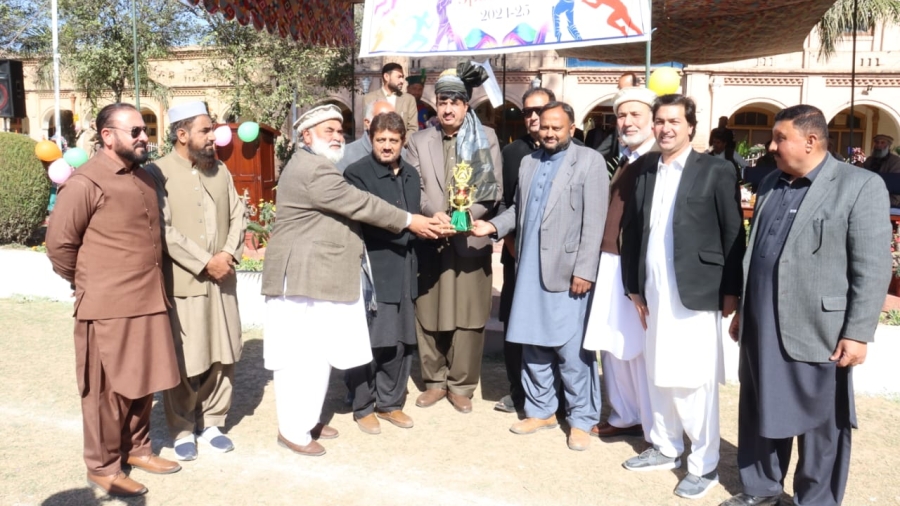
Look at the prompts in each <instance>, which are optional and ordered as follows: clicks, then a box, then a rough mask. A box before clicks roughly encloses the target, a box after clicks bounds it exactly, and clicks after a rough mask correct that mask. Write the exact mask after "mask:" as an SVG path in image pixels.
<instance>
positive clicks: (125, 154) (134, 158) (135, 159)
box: [113, 142, 150, 165]
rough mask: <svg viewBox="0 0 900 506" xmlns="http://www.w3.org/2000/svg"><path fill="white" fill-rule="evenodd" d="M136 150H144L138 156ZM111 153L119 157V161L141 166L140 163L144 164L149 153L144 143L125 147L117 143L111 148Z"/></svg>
mask: <svg viewBox="0 0 900 506" xmlns="http://www.w3.org/2000/svg"><path fill="white" fill-rule="evenodd" d="M138 148H144V152H143V153H141V154H138V153H137V149H138ZM113 151H114V152H115V153H116V154H117V155H119V157H120V158H121V159H123V160H127V161H129V162H131V164H132V165H141V164H142V163H144V162H146V161H147V158H148V157H149V156H150V153H148V152H147V143H146V142H138V143H137V144H132V145H126V144H122V143H119V142H117V143H116V144H115V145H114V146H113Z"/></svg>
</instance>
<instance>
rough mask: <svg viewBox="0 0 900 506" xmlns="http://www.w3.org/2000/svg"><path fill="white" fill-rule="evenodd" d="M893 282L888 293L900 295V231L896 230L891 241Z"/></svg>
mask: <svg viewBox="0 0 900 506" xmlns="http://www.w3.org/2000/svg"><path fill="white" fill-rule="evenodd" d="M891 261H892V263H891V270H892V272H893V273H894V275H893V276H891V284H890V286H889V287H888V295H893V296H895V297H900V232H898V231H897V230H896V229H895V230H894V239H893V241H891Z"/></svg>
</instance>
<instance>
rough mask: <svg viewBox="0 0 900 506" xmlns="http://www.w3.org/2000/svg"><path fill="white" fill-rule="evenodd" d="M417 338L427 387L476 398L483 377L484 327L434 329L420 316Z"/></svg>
mask: <svg viewBox="0 0 900 506" xmlns="http://www.w3.org/2000/svg"><path fill="white" fill-rule="evenodd" d="M416 338H417V340H418V342H419V360H420V361H421V367H422V381H424V382H425V388H426V389H433V388H439V389H446V390H449V391H450V392H451V393H454V394H456V395H462V396H465V397H469V398H472V395H473V394H474V393H475V387H477V386H478V380H479V379H480V378H481V357H482V355H483V353H484V327H482V328H480V329H459V328H458V329H456V330H455V331H452V332H441V331H437V332H431V331H428V330H425V329H423V328H422V325H421V324H420V323H419V322H418V320H416Z"/></svg>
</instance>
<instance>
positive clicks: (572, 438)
mask: <svg viewBox="0 0 900 506" xmlns="http://www.w3.org/2000/svg"><path fill="white" fill-rule="evenodd" d="M566 443H567V444H568V445H569V449H570V450H575V451H577V452H583V451H585V450H587V449H588V448H589V447H590V445H591V436H588V433H587V432H585V431H583V430H581V429H576V428H575V427H572V429H571V430H570V431H569V438H568V439H567V440H566Z"/></svg>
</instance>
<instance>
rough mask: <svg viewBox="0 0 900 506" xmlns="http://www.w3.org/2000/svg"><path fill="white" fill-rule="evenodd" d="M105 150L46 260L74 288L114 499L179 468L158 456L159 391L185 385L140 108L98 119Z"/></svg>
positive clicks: (64, 194) (85, 382)
mask: <svg viewBox="0 0 900 506" xmlns="http://www.w3.org/2000/svg"><path fill="white" fill-rule="evenodd" d="M96 124H97V135H98V142H99V144H100V146H101V148H100V150H99V151H98V152H97V154H96V155H94V156H93V157H92V158H91V159H90V160H88V161H87V162H86V163H85V164H84V165H82V166H81V167H79V168H78V170H77V171H76V172H75V173H74V174H72V177H70V178H69V180H68V181H66V182H65V183H64V184H63V185H62V186H60V189H59V198H58V200H57V201H56V207H55V208H54V209H53V214H52V215H51V216H50V223H49V225H48V227H47V257H49V259H50V262H51V263H52V264H53V270H54V271H55V272H56V273H58V274H59V275H60V276H62V277H63V278H64V279H65V280H66V281H68V282H69V283H71V284H72V288H73V289H74V290H75V364H76V377H77V378H78V392H79V394H80V395H81V411H82V415H83V418H84V463H85V465H86V466H87V481H88V484H89V485H91V486H92V487H95V488H100V489H102V490H104V491H105V492H107V493H108V494H109V495H112V496H120V497H123V496H124V497H127V496H136V495H141V494H145V493H147V487H145V486H143V485H142V484H140V483H138V482H137V481H135V480H134V479H132V478H131V477H129V476H128V475H126V474H125V473H123V472H122V465H123V464H127V465H129V466H131V467H132V468H138V469H141V470H143V471H146V472H150V473H155V474H167V473H174V472H176V471H178V470H180V469H181V466H179V465H178V463H177V462H172V461H169V460H166V459H162V458H160V457H157V456H156V455H154V454H153V449H152V448H151V446H150V409H151V407H152V405H153V393H154V392H158V391H160V390H165V389H168V388H172V387H173V386H175V385H177V384H178V364H177V360H176V359H175V351H174V350H173V346H172V334H171V328H170V327H169V316H168V315H167V314H166V299H165V291H164V288H163V276H162V272H161V271H160V268H159V265H160V264H161V263H162V261H163V260H162V248H163V247H162V245H161V244H160V243H161V242H162V232H161V230H160V222H159V207H158V203H157V200H156V194H155V192H154V189H153V178H152V177H151V176H150V175H149V174H147V172H146V171H145V170H144V169H142V168H141V165H140V164H142V163H144V162H145V161H146V160H147V126H146V125H145V124H144V120H143V119H142V118H141V113H140V112H138V110H137V109H136V108H135V107H134V106H133V105H131V104H123V103H116V104H110V105H108V106H106V107H104V108H103V109H101V110H100V112H99V113H98V114H97V121H96Z"/></svg>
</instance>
